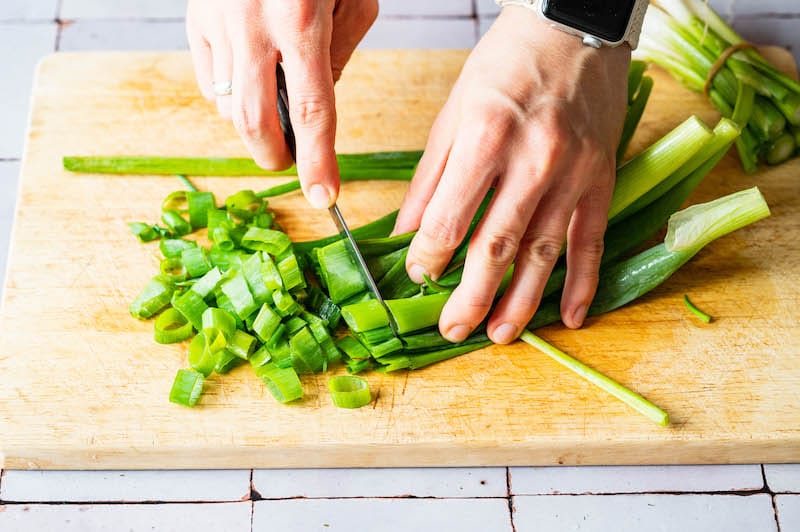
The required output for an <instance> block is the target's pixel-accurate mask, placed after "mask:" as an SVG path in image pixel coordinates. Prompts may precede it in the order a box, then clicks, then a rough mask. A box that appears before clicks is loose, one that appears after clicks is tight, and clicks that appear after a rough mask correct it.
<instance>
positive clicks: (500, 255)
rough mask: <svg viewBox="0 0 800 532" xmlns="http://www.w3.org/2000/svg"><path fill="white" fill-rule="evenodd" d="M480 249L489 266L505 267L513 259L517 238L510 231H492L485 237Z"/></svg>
mask: <svg viewBox="0 0 800 532" xmlns="http://www.w3.org/2000/svg"><path fill="white" fill-rule="evenodd" d="M481 249H482V251H483V255H484V257H485V259H486V262H487V265H488V266H489V267H493V268H494V267H505V266H507V265H508V264H511V261H512V260H514V257H515V256H516V254H517V250H518V249H519V239H518V238H516V237H515V235H513V234H511V233H506V232H496V233H492V234H490V235H489V236H488V237H487V238H486V239H485V241H484V242H483V244H482V246H481Z"/></svg>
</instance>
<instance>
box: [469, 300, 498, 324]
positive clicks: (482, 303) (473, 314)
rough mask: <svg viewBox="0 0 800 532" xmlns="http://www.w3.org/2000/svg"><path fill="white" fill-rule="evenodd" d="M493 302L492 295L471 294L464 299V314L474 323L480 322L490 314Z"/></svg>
mask: <svg viewBox="0 0 800 532" xmlns="http://www.w3.org/2000/svg"><path fill="white" fill-rule="evenodd" d="M493 301H494V296H493V294H491V293H474V294H469V295H467V296H466V297H465V298H464V313H465V314H466V316H467V317H468V318H471V319H472V321H474V322H480V321H481V320H482V319H483V318H484V317H485V316H486V314H487V313H488V312H489V309H490V308H491V306H492V302H493Z"/></svg>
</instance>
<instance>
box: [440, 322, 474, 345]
mask: <svg viewBox="0 0 800 532" xmlns="http://www.w3.org/2000/svg"><path fill="white" fill-rule="evenodd" d="M469 331H470V328H469V327H467V326H466V325H454V326H452V327H450V330H449V331H447V332H446V333H445V334H444V337H445V338H447V340H448V341H450V342H453V343H454V344H457V343H458V342H463V341H464V340H466V339H467V336H469Z"/></svg>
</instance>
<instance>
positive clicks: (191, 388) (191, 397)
mask: <svg viewBox="0 0 800 532" xmlns="http://www.w3.org/2000/svg"><path fill="white" fill-rule="evenodd" d="M203 380H204V379H203V375H202V374H201V373H198V372H197V371H191V370H188V369H179V370H178V373H177V374H176V375H175V380H174V381H173V383H172V388H171V389H170V391H169V400H170V402H172V403H176V404H179V405H183V406H194V405H196V404H197V401H198V400H199V399H200V395H201V394H202V393H203Z"/></svg>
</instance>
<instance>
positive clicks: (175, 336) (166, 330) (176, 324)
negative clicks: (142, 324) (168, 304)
mask: <svg viewBox="0 0 800 532" xmlns="http://www.w3.org/2000/svg"><path fill="white" fill-rule="evenodd" d="M193 332H194V330H193V329H192V324H191V323H189V321H188V320H187V319H186V318H184V317H183V314H181V313H180V312H178V311H177V310H175V309H174V308H168V309H167V310H165V311H164V312H162V313H161V314H159V315H158V317H157V318H156V322H155V326H154V337H155V340H156V342H158V343H159V344H174V343H176V342H182V341H183V340H186V339H187V338H189V337H190V336H191V335H192V333H193Z"/></svg>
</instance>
